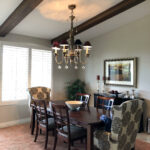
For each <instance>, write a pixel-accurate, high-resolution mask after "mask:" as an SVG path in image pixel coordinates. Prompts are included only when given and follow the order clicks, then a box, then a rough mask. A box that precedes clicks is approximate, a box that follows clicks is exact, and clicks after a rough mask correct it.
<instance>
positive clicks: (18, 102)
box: [0, 41, 53, 106]
mask: <svg viewBox="0 0 150 150" xmlns="http://www.w3.org/2000/svg"><path fill="white" fill-rule="evenodd" d="M4 45H7V46H14V47H23V48H28V49H29V53H28V61H29V62H28V88H30V87H31V65H32V64H31V63H32V49H37V50H47V51H51V49H50V47H46V46H41V45H37V44H31V45H30V44H25V43H16V42H6V41H0V106H7V105H25V104H28V100H29V98H27V99H22V100H14V101H2V66H3V64H2V62H3V46H4ZM51 55H52V52H51ZM51 58H52V59H51V88H52V87H53V55H52V56H51ZM27 95H28V92H27ZM52 95H53V92H51V96H52Z"/></svg>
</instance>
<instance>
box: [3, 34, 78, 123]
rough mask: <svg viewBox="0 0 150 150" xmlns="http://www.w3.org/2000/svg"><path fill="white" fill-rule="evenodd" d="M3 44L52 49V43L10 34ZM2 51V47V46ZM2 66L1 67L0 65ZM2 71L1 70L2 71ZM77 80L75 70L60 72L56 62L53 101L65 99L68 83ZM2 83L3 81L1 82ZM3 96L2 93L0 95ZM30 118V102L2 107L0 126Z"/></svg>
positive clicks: (54, 65) (53, 77)
mask: <svg viewBox="0 0 150 150" xmlns="http://www.w3.org/2000/svg"><path fill="white" fill-rule="evenodd" d="M1 44H10V45H16V46H27V47H29V48H39V49H40V48H41V49H50V41H48V40H43V39H39V38H32V37H27V36H20V35H13V34H9V35H8V36H6V37H5V38H0V45H1ZM0 50H1V46H0ZM0 66H1V65H0ZM0 70H1V69H0ZM0 78H1V77H0ZM75 78H76V72H75V71H74V70H67V71H66V70H65V69H62V70H58V69H57V66H56V64H55V62H54V63H53V73H52V95H51V99H54V100H59V99H64V98H65V88H64V87H65V86H66V83H67V82H69V81H72V80H74V79H75ZM0 83H1V81H0ZM0 94H1V93H0ZM29 116H30V113H29V107H28V101H25V102H18V103H16V104H13V105H0V124H1V123H5V122H9V121H15V120H20V119H25V118H28V117H29Z"/></svg>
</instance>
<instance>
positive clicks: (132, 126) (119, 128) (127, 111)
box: [94, 100, 143, 150]
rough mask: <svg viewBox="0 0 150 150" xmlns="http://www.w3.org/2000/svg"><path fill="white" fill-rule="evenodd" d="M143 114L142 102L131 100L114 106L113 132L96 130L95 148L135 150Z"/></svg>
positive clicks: (101, 149)
mask: <svg viewBox="0 0 150 150" xmlns="http://www.w3.org/2000/svg"><path fill="white" fill-rule="evenodd" d="M142 112H143V101H142V100H130V101H126V102H124V103H122V104H121V105H119V106H115V105H114V106H113V110H112V114H113V118H112V125H111V132H110V133H108V132H105V131H102V130H96V131H95V132H94V148H95V149H99V150H131V149H134V144H135V140H136V135H137V132H138V130H139V126H140V120H141V116H142Z"/></svg>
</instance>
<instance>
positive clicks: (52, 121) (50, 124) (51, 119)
mask: <svg viewBox="0 0 150 150" xmlns="http://www.w3.org/2000/svg"><path fill="white" fill-rule="evenodd" d="M45 123H46V121H45V119H44V120H42V122H41V124H40V125H41V126H45ZM42 124H43V125H42ZM54 126H55V123H54V118H48V129H54Z"/></svg>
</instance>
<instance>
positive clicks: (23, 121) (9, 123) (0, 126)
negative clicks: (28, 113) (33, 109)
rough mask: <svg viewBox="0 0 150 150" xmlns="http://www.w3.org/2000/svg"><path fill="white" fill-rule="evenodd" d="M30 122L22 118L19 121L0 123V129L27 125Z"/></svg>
mask: <svg viewBox="0 0 150 150" xmlns="http://www.w3.org/2000/svg"><path fill="white" fill-rule="evenodd" d="M30 120H31V119H30V118H24V119H20V120H13V121H9V122H3V123H0V128H5V127H10V126H14V125H18V124H24V123H28V122H30Z"/></svg>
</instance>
